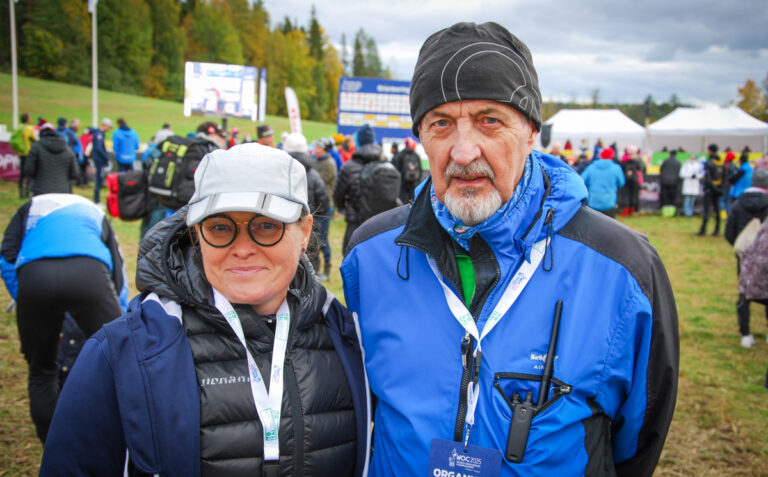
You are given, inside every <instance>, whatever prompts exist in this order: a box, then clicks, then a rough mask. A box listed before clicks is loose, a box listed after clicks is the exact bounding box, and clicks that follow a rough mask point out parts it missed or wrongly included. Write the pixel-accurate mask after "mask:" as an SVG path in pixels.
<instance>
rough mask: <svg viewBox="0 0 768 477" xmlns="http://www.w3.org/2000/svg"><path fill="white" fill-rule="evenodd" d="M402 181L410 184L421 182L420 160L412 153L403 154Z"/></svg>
mask: <svg viewBox="0 0 768 477" xmlns="http://www.w3.org/2000/svg"><path fill="white" fill-rule="evenodd" d="M400 173H401V174H402V175H403V181H405V182H409V183H411V184H413V183H418V182H421V158H420V157H419V155H418V154H416V153H415V152H413V151H407V152H403V162H402V169H401V170H400Z"/></svg>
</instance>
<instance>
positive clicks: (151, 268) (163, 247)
mask: <svg viewBox="0 0 768 477" xmlns="http://www.w3.org/2000/svg"><path fill="white" fill-rule="evenodd" d="M186 216H187V206H185V207H182V208H181V209H179V210H178V211H177V212H176V213H175V214H173V215H172V216H171V217H168V218H166V219H165V220H163V221H161V222H160V223H159V224H157V226H155V227H153V228H152V229H150V231H149V232H147V235H146V236H145V237H144V238H143V239H142V241H141V243H140V244H139V254H138V259H137V264H136V288H137V289H138V290H139V291H140V292H141V293H142V294H148V293H152V292H154V293H157V294H158V295H159V296H161V297H165V298H170V299H172V300H174V301H176V302H177V303H179V304H182V305H187V306H194V307H200V308H204V309H208V310H209V311H214V310H215V306H214V304H213V293H212V291H211V285H210V283H208V280H207V279H206V278H205V273H204V271H203V264H202V259H201V258H200V250H199V246H198V245H195V244H193V243H192V235H191V234H190V233H189V228H188V227H187V225H186ZM288 295H289V296H292V297H293V298H294V299H295V300H289V303H291V313H292V316H293V315H294V314H295V316H296V317H297V320H299V321H298V322H297V326H299V327H300V328H302V327H304V326H309V325H311V324H312V323H313V321H314V320H315V319H316V318H317V312H319V311H321V310H322V307H323V304H324V303H325V298H326V290H325V288H323V286H322V285H321V284H320V282H318V281H317V279H316V277H315V272H314V269H313V268H312V265H311V264H310V262H309V259H308V258H307V257H306V255H302V257H301V259H300V260H299V266H298V268H297V269H296V275H294V277H293V280H292V281H291V284H290V286H289V290H288ZM296 306H298V308H296ZM297 309H298V313H294V311H296V310H297Z"/></svg>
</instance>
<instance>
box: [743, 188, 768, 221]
mask: <svg viewBox="0 0 768 477" xmlns="http://www.w3.org/2000/svg"><path fill="white" fill-rule="evenodd" d="M738 200H739V203H740V204H741V206H742V207H744V209H745V210H747V211H748V212H749V213H750V214H751V215H752V216H759V215H761V212H762V211H764V210H766V209H768V193H765V192H760V191H753V190H747V191H746V192H744V193H743V194H741V195H740V196H739V199H738Z"/></svg>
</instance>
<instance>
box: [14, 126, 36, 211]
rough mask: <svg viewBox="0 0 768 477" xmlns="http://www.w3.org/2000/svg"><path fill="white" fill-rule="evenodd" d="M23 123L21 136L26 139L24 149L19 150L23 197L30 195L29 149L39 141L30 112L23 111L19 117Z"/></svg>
mask: <svg viewBox="0 0 768 477" xmlns="http://www.w3.org/2000/svg"><path fill="white" fill-rule="evenodd" d="M19 119H20V122H21V124H20V125H19V127H20V128H21V137H22V139H23V140H24V147H25V149H24V151H17V153H18V155H19V198H20V199H23V198H25V197H29V184H28V183H26V182H25V180H24V179H25V178H26V175H25V174H24V163H25V162H26V160H27V156H28V155H29V150H30V149H31V148H32V144H33V143H34V142H35V141H37V134H36V132H35V127H34V126H32V124H30V122H29V114H27V113H22V114H21V117H20V118H19Z"/></svg>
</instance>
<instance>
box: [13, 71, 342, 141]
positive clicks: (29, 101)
mask: <svg viewBox="0 0 768 477" xmlns="http://www.w3.org/2000/svg"><path fill="white" fill-rule="evenodd" d="M0 91H6V93H3V94H1V95H0V124H5V125H6V126H7V127H8V130H9V131H10V129H11V127H12V122H11V116H12V105H11V101H12V99H11V75H8V74H0ZM91 94H92V93H91V89H90V88H88V87H84V86H73V85H70V84H66V83H57V82H55V81H45V80H40V79H35V78H26V77H19V114H21V113H25V112H26V113H29V116H30V118H31V120H32V122H35V121H36V120H37V117H38V116H42V117H44V118H45V119H46V120H47V121H50V122H52V123H54V124H55V123H56V120H57V119H58V118H59V117H65V118H67V119H68V120H69V119H72V118H80V121H81V122H82V125H83V127H88V126H89V125H91V115H92V113H91ZM103 117H108V118H110V119H112V122H113V123H115V122H116V121H117V118H120V117H122V118H125V121H126V122H127V123H128V125H129V126H130V127H131V128H133V129H135V130H136V132H137V133H139V139H140V140H141V141H142V142H146V141H148V140H149V139H150V138H151V137H152V136H153V135H154V134H155V132H156V131H157V130H158V129H160V126H162V124H163V123H165V122H168V123H170V124H171V127H172V128H173V130H174V131H175V132H176V134H179V135H182V136H183V135H186V134H187V132H190V131H194V130H195V129H196V128H197V125H198V124H200V123H202V122H204V121H206V120H208V119H207V118H203V117H202V116H190V117H185V116H184V111H183V106H182V104H181V103H174V102H172V101H161V100H158V99H150V98H142V97H139V96H131V95H128V94H122V93H114V92H112V91H104V90H99V120H101V118H103ZM213 120H214V121H217V122H219V123H221V121H220V120H218V119H213ZM265 122H266V123H267V124H269V125H270V126H272V129H273V130H274V131H275V134H276V137H275V142H278V141H279V136H280V133H281V132H283V131H287V132H290V129H291V128H290V125H289V123H288V118H284V117H279V116H270V115H267V117H266V121H265ZM301 124H302V130H303V133H304V135H305V136H306V137H307V140H309V141H312V140H315V139H317V138H319V137H321V136H330V135H331V134H333V133H335V132H336V125H334V124H328V123H319V122H316V121H306V120H304V121H302V123H301ZM227 125H228V128H229V129H231V128H233V127H237V128H238V129H239V130H240V131H241V133H240V136H239V137H240V139H242V136H243V135H244V134H245V133H250V134H251V136H252V137H253V138H254V140H255V138H256V125H257V124H256V123H254V122H252V121H250V120H247V119H229V120H228V121H227ZM82 131H83V130H82V129H81V131H80V132H82ZM110 134H111V133H110ZM110 134H108V136H109V137H111V135H110Z"/></svg>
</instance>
